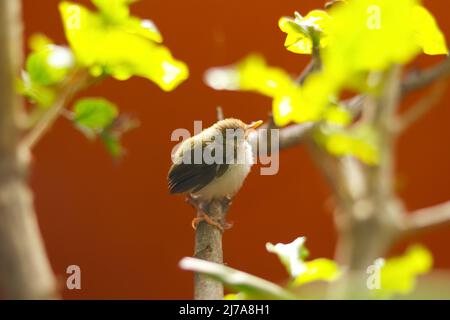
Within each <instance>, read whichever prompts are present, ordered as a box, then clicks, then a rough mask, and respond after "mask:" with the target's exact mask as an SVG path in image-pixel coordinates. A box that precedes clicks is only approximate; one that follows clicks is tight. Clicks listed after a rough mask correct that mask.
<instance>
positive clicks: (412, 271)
mask: <svg viewBox="0 0 450 320" xmlns="http://www.w3.org/2000/svg"><path fill="white" fill-rule="evenodd" d="M432 265H433V257H432V255H431V252H430V251H428V250H427V249H426V248H425V247H423V246H420V245H414V246H412V247H410V248H408V250H407V251H406V253H405V254H404V255H403V256H400V257H395V258H390V259H387V260H386V261H385V263H384V265H383V266H382V268H381V289H379V290H376V291H374V295H375V296H376V297H377V298H383V299H386V298H390V297H392V296H393V295H395V294H402V295H406V294H409V293H411V292H412V291H413V290H414V288H415V285H416V278H417V276H418V275H421V274H425V273H427V272H428V271H430V270H431V268H432Z"/></svg>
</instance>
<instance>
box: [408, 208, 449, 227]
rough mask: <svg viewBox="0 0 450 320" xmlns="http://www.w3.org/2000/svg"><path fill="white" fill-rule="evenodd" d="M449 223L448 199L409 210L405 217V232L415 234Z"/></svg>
mask: <svg viewBox="0 0 450 320" xmlns="http://www.w3.org/2000/svg"><path fill="white" fill-rule="evenodd" d="M448 225H450V201H448V202H445V203H442V204H438V205H436V206H432V207H428V208H424V209H420V210H417V211H414V212H411V213H410V214H409V215H407V216H406V218H405V233H406V234H412V233H414V234H416V233H421V232H424V231H429V230H433V229H435V228H438V227H444V226H448Z"/></svg>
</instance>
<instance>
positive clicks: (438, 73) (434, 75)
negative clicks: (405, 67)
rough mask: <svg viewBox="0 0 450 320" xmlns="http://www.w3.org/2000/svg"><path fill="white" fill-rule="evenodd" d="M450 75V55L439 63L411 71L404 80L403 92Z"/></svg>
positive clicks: (422, 86) (419, 87) (405, 92)
mask: <svg viewBox="0 0 450 320" xmlns="http://www.w3.org/2000/svg"><path fill="white" fill-rule="evenodd" d="M449 75H450V57H447V59H445V60H444V61H443V62H441V63H438V64H437V65H435V66H433V67H431V68H429V69H426V70H423V71H416V72H411V73H410V74H409V76H407V77H406V79H405V80H404V81H403V85H402V92H403V94H407V93H409V92H411V91H415V90H418V89H421V88H424V87H426V86H428V85H430V84H432V83H433V82H434V81H436V80H439V79H443V78H446V77H448V76H449Z"/></svg>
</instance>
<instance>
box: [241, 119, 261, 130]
mask: <svg viewBox="0 0 450 320" xmlns="http://www.w3.org/2000/svg"><path fill="white" fill-rule="evenodd" d="M262 124H263V121H262V120H258V121H254V122H252V123H250V124H248V125H247V126H246V127H245V130H251V129H256V128H258V127H259V126H260V125H262Z"/></svg>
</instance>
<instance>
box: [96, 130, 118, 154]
mask: <svg viewBox="0 0 450 320" xmlns="http://www.w3.org/2000/svg"><path fill="white" fill-rule="evenodd" d="M100 137H101V139H102V141H103V143H104V144H105V147H106V150H108V152H109V154H110V155H111V156H112V157H113V158H116V159H117V158H121V157H122V156H123V153H124V149H123V147H122V144H121V143H120V138H119V137H117V136H115V135H112V134H110V133H108V132H106V133H103V134H101V135H100Z"/></svg>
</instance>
